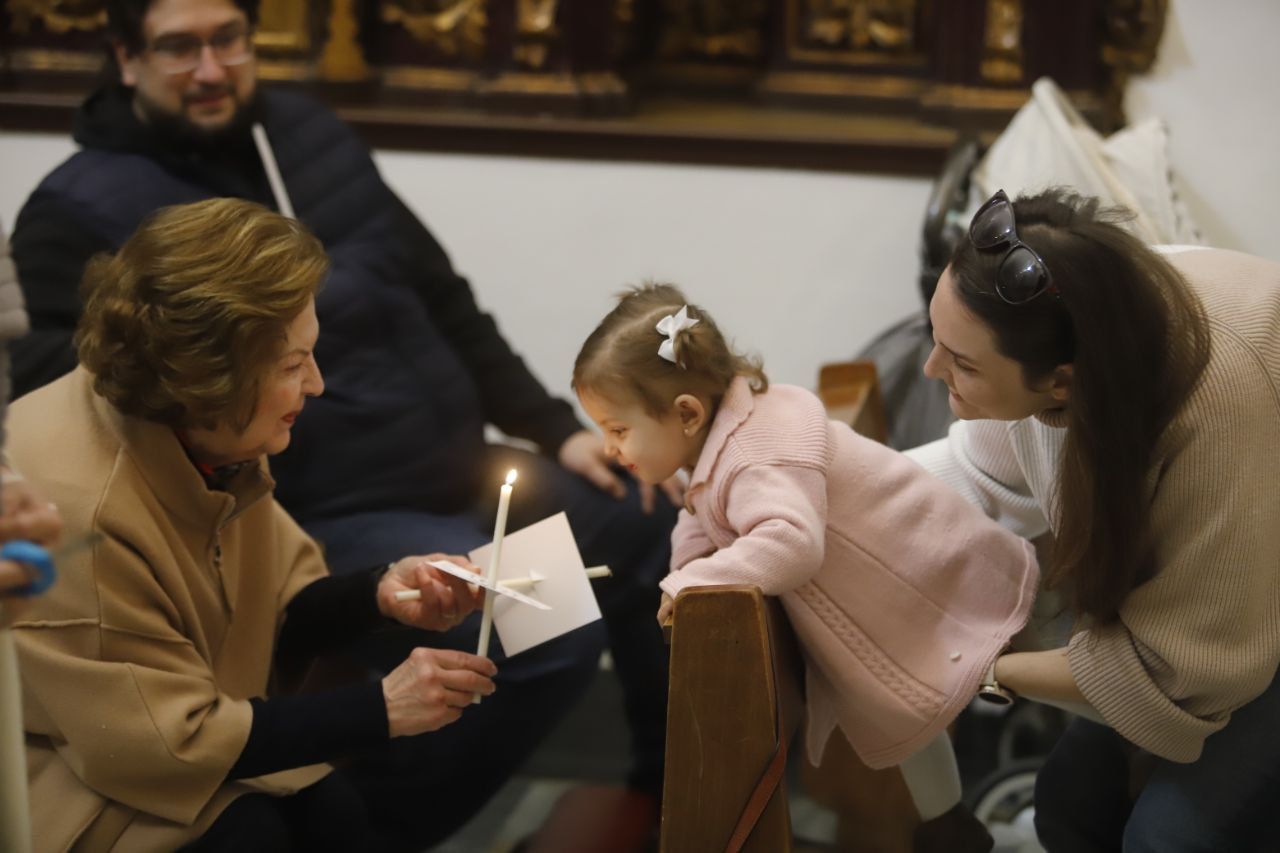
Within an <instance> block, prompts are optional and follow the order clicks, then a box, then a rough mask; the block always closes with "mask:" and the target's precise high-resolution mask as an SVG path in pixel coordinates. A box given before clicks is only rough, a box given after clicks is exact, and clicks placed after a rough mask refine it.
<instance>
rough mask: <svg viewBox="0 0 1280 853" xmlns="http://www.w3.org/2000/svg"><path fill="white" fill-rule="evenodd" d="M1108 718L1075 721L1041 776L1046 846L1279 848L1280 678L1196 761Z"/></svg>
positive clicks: (1039, 824) (1130, 851)
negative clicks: (1137, 740)
mask: <svg viewBox="0 0 1280 853" xmlns="http://www.w3.org/2000/svg"><path fill="white" fill-rule="evenodd" d="M1137 751H1138V750H1137V748H1136V747H1134V746H1133V745H1132V744H1130V743H1129V742H1128V741H1126V740H1125V739H1124V738H1122V737H1121V736H1120V735H1118V734H1116V732H1115V731H1114V730H1113V729H1111V728H1109V727H1107V726H1102V725H1098V724H1097V723H1093V722H1090V721H1088V720H1080V719H1077V720H1075V721H1074V722H1072V723H1071V725H1070V726H1069V727H1068V728H1067V731H1066V733H1065V734H1063V736H1062V738H1061V740H1059V741H1058V744H1057V745H1056V746H1055V747H1054V750H1053V752H1052V753H1051V754H1050V755H1049V759H1048V761H1047V762H1046V763H1045V765H1044V767H1043V768H1041V770H1040V772H1039V775H1038V777H1037V779H1036V833H1037V835H1039V837H1040V843H1041V844H1043V845H1044V847H1045V849H1046V850H1048V851H1049V853H1084V851H1090V853H1092V851H1112V850H1116V851H1124V853H1148V851H1150V853H1191V851H1197V852H1198V851H1204V853H1209V851H1213V853H1219V851H1221V853H1252V851H1271V850H1278V849H1280V677H1278V678H1277V679H1276V680H1274V681H1272V683H1271V686H1270V687H1269V688H1267V691H1266V692H1265V693H1263V694H1262V695H1261V696H1259V697H1258V698H1257V699H1255V700H1254V701H1253V702H1251V703H1249V704H1248V705H1246V706H1245V707H1243V708H1241V709H1240V710H1239V711H1237V712H1236V713H1235V714H1233V715H1232V716H1231V721H1230V723H1228V724H1227V727H1226V728H1224V729H1223V730H1222V731H1220V732H1218V733H1217V734H1214V735H1212V736H1210V737H1209V738H1208V739H1207V740H1206V741H1205V745H1204V752H1203V754H1202V755H1201V756H1200V759H1199V760H1198V761H1196V762H1194V763H1192V764H1176V763H1174V762H1172V761H1165V760H1164V759H1160V758H1155V757H1153V756H1148V755H1146V754H1143V758H1144V759H1149V760H1150V762H1151V765H1150V766H1151V767H1152V768H1153V769H1152V771H1151V775H1150V777H1149V778H1148V779H1147V782H1146V784H1145V785H1144V786H1143V787H1142V789H1141V791H1140V792H1139V793H1138V796H1137V799H1136V801H1135V800H1134V799H1133V798H1132V796H1131V795H1130V791H1129V769H1130V759H1131V757H1132V756H1133V755H1134V753H1135V752H1137Z"/></svg>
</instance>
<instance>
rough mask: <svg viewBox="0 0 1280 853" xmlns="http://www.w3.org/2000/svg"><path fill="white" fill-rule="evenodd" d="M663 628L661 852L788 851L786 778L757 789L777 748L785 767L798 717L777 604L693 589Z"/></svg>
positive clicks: (796, 667)
mask: <svg viewBox="0 0 1280 853" xmlns="http://www.w3.org/2000/svg"><path fill="white" fill-rule="evenodd" d="M668 624H669V626H670V642H671V687H670V692H669V693H668V696H669V702H668V706H667V760H666V765H667V766H666V781H665V787H664V790H663V796H662V832H661V842H660V849H661V851H662V853H721V851H727V850H742V851H744V853H790V851H791V849H792V847H791V819H790V814H789V812H788V809H787V786H786V780H785V778H781V776H782V775H783V774H782V773H781V772H779V773H777V774H776V775H777V776H778V778H776V780H775V783H776V784H774V785H772V786H770V785H768V784H766V785H763V786H761V785H760V784H759V783H760V781H761V779H762V777H765V776H766V772H767V770H768V769H769V768H770V767H771V763H774V762H776V761H777V760H778V759H775V755H776V754H777V753H778V750H779V749H781V750H782V753H781V761H782V765H783V769H785V755H786V749H787V742H788V740H790V738H791V736H792V734H793V733H794V731H795V729H796V725H797V723H798V722H799V719H800V711H801V695H800V691H801V686H800V685H801V683H802V672H803V670H802V668H801V666H802V665H801V662H800V655H799V650H798V648H797V647H796V643H795V636H794V635H793V634H792V632H791V626H790V625H789V624H788V623H787V620H786V617H785V616H784V615H783V614H782V608H781V605H779V603H778V602H777V600H776V599H767V598H765V596H763V595H762V594H761V593H760V590H759V588H758V587H754V586H715V587H694V588H691V589H688V590H685V591H684V592H682V593H681V594H680V596H679V597H678V598H676V602H675V612H674V615H673V618H672V620H671V622H670V623H668ZM774 769H775V770H776V769H777V765H776V764H774ZM753 795H754V799H755V801H754V803H753ZM753 811H755V812H758V815H759V816H758V819H757V820H756V821H755V822H754V826H746V825H745V823H747V822H749V821H746V822H744V821H743V817H742V816H743V814H744V813H751V812H753ZM740 823H743V824H744V826H743V827H742V828H741V829H739V824H740ZM735 830H738V832H739V837H740V840H741V842H742V843H741V846H740V847H735V846H731V845H730V839H731V838H732V837H734V835H735Z"/></svg>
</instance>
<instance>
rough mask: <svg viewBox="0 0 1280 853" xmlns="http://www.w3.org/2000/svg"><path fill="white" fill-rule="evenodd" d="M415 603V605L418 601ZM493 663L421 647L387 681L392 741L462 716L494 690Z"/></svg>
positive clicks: (384, 681)
mask: <svg viewBox="0 0 1280 853" xmlns="http://www.w3.org/2000/svg"><path fill="white" fill-rule="evenodd" d="M413 603H416V602H413ZM497 672H498V668H497V667H496V666H494V665H493V661H491V660H489V659H488V658H482V657H479V656H478V655H471V654H467V653H466V652H459V651H455V650H453V649H426V648H417V649H414V650H413V651H412V652H410V653H409V657H408V658H406V659H405V661H404V663H402V664H400V665H399V666H398V667H396V668H395V669H393V670H392V671H391V672H390V673H389V674H388V675H387V677H386V678H384V679H382V696H383V698H384V699H385V700H386V703H387V730H388V733H389V734H390V735H391V737H402V736H404V735H417V734H422V733H423V732H433V731H435V730H436V729H439V728H442V727H444V726H447V725H449V724H450V723H452V722H453V721H454V720H456V719H458V718H459V717H460V716H462V709H463V708H465V707H467V706H468V705H470V704H471V698H472V696H473V695H474V694H476V693H479V694H481V695H482V696H488V695H489V694H491V693H493V691H494V684H493V680H492V679H493V676H494V675H496V674H497Z"/></svg>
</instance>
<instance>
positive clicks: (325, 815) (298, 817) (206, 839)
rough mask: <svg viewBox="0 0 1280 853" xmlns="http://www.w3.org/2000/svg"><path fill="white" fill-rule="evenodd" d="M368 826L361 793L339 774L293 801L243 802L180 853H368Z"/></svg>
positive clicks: (253, 798) (256, 797)
mask: <svg viewBox="0 0 1280 853" xmlns="http://www.w3.org/2000/svg"><path fill="white" fill-rule="evenodd" d="M368 823H369V821H368V815H367V814H366V812H365V806H364V801H363V799H362V798H361V796H360V793H359V792H358V791H357V790H356V789H355V787H354V786H352V784H351V782H350V781H348V780H347V779H346V778H345V777H344V776H343V775H342V774H341V773H339V772H335V773H330V774H329V775H328V776H326V777H325V778H323V779H321V780H320V781H319V782H317V783H316V784H314V785H312V786H311V787H309V788H304V789H303V790H301V791H299V792H298V793H296V794H294V795H292V796H289V797H273V796H270V795H269V794H245V795H244V796H243V797H238V798H237V799H236V800H234V801H233V802H232V803H231V805H229V806H227V808H226V810H225V811H223V812H222V814H220V815H218V819H217V820H215V821H214V822H213V826H211V827H209V830H208V831H207V832H205V834H204V835H202V836H201V837H200V838H198V839H197V840H195V841H193V842H192V843H190V844H188V845H186V846H185V847H183V848H181V851H180V853H224V851H225V853H313V851H326V850H332V851H339V850H341V851H343V853H364V851H365V850H367V849H368V842H369V838H368Z"/></svg>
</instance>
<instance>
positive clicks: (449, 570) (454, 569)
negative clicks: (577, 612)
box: [427, 560, 551, 610]
mask: <svg viewBox="0 0 1280 853" xmlns="http://www.w3.org/2000/svg"><path fill="white" fill-rule="evenodd" d="M427 565H430V566H435V567H436V568H437V569H439V570H440V571H442V572H444V573H445V574H447V575H453V576H454V577H455V578H462V579H463V580H464V581H466V582H468V583H473V584H475V585H476V586H482V587H484V588H485V589H491V590H493V591H494V592H496V593H499V594H501V595H505V596H507V597H508V598H514V599H515V600H516V601H518V602H520V603H521V604H527V605H529V606H530V607H536V608H538V609H539V610H550V609H551V605H549V604H543V603H542V602H541V601H538V600H537V599H533V598H530V597H529V596H527V595H521V594H520V593H518V592H516V591H515V590H514V589H510V588H508V587H505V586H500V585H498V584H493V585H492V586H490V585H489V582H488V581H487V580H485V577H484V575H478V574H476V573H475V572H469V571H467V570H466V569H464V568H462V566H459V565H456V564H454V563H450V562H449V561H448V560H431V561H430V562H429V563H428V564H427Z"/></svg>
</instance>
